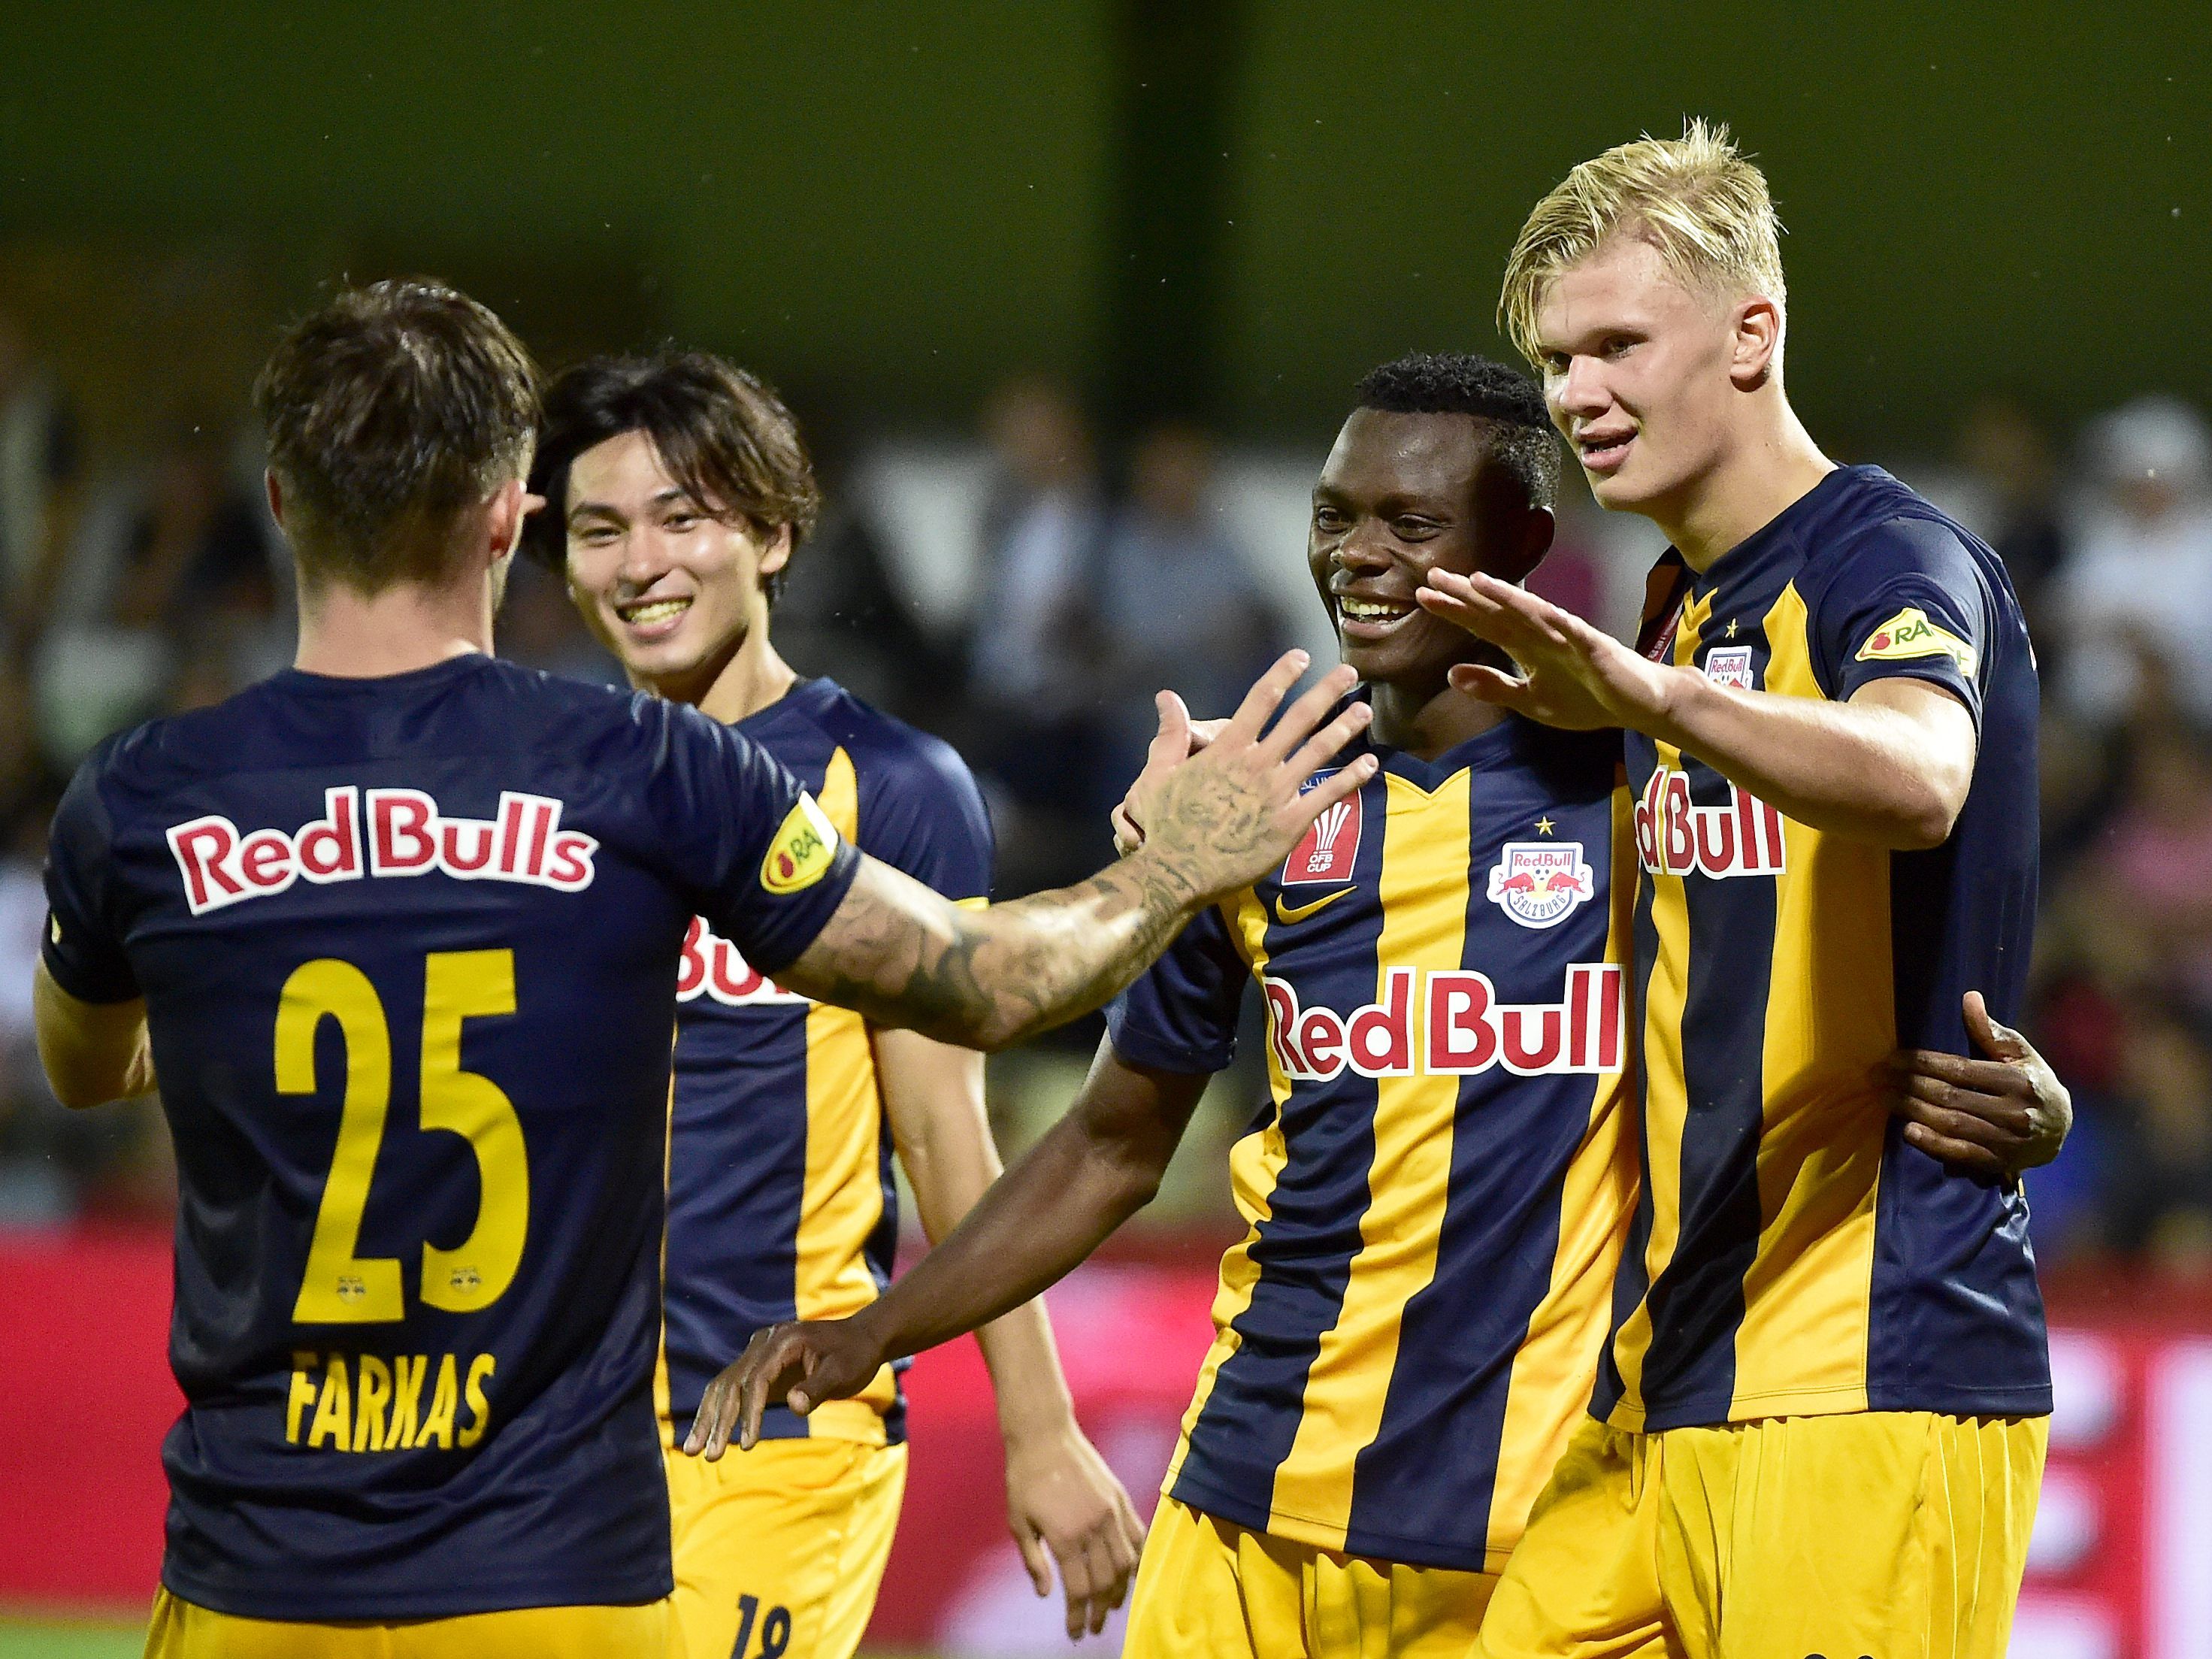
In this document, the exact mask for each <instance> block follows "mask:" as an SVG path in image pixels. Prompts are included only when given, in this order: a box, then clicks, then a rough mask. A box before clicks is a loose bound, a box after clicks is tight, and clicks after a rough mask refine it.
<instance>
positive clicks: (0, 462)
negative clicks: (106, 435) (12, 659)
mask: <svg viewBox="0 0 2212 1659" xmlns="http://www.w3.org/2000/svg"><path fill="white" fill-rule="evenodd" d="M79 474H80V467H79V465H78V453H77V435H76V417H75V415H74V413H73V412H72V410H70V404H69V402H68V400H67V399H66V398H64V397H63V395H62V393H61V392H60V390H59V389H58V387H57V386H56V385H55V384H54V380H53V378H52V376H51V375H50V374H47V373H46V370H45V369H44V368H42V367H41V366H40V364H39V362H38V361H37V359H36V357H35V356H34V354H33V351H32V349H31V343H30V340H29V337H27V334H26V333H25V332H24V330H23V328H22V325H21V324H20V323H19V322H18V321H17V320H16V319H15V318H14V317H12V316H9V314H8V313H5V312H4V311H0V623H4V624H5V634H6V635H7V637H8V639H9V641H12V642H13V644H14V645H15V647H16V648H18V649H20V648H21V647H23V646H24V645H25V644H27V642H28V641H29V640H30V639H31V637H32V636H33V635H34V634H35V632H36V630H37V629H39V628H40V626H41V625H42V624H43V623H44V622H45V620H46V611H47V605H48V601H49V598H50V596H51V594H52V590H53V583H54V580H55V578H56V576H57V574H58V572H59V569H60V565H61V550H62V549H63V548H64V547H66V546H67V545H68V544H69V539H70V529H71V526H72V523H73V521H74V519H75V515H76V504H77V495H78V491H77V482H78V477H79Z"/></svg>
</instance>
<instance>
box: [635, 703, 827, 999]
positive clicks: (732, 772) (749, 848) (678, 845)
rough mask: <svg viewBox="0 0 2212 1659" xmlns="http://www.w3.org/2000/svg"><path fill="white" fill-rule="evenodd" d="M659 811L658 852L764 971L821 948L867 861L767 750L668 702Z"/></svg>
mask: <svg viewBox="0 0 2212 1659" xmlns="http://www.w3.org/2000/svg"><path fill="white" fill-rule="evenodd" d="M645 717H646V718H647V719H654V718H658V719H662V720H666V721H667V726H666V727H665V732H664V733H663V734H662V735H663V737H664V739H665V740H664V741H663V742H662V743H661V744H659V752H658V755H657V757H656V760H655V768H654V769H655V773H656V776H655V778H654V780H653V796H654V799H653V807H654V817H655V819H656V820H657V823H656V827H657V829H659V832H660V836H661V838H662V839H661V848H662V851H663V854H664V856H665V857H666V858H667V859H668V860H669V862H670V864H671V866H672V868H673V871H674V873H675V875H676V877H677V878H678V881H679V882H680V883H681V884H682V885H683V886H684V889H685V890H686V892H687V895H688V896H689V897H690V901H691V903H692V905H693V908H696V910H697V911H698V913H699V914H700V915H702V916H704V917H705V918H706V919H707V923H708V926H709V927H713V928H714V931H715V932H716V933H720V934H721V935H722V936H723V937H724V938H726V939H729V940H731V941H732V943H733V944H735V945H737V947H738V950H739V951H743V952H744V958H745V960H746V961H747V962H748V963H750V964H751V965H752V966H753V967H755V968H757V969H760V970H761V972H763V973H764V974H772V973H774V972H775V970H776V969H779V968H781V967H784V966H786V965H787V963H790V962H791V961H792V960H793V958H794V957H797V956H799V953H800V952H802V951H805V949H806V947H807V946H808V945H811V944H812V943H813V942H814V938H815V935H816V934H817V933H820V932H821V931H822V929H823V927H824V926H825V925H826V924H827V923H828V922H829V918H830V916H831V915H833V914H834V913H835V912H836V908H837V907H838V905H839V904H840V903H842V902H843V900H844V897H845V893H846V890H848V888H850V887H851V886H852V884H853V878H854V877H855V876H856V875H858V874H859V873H860V854H859V853H858V852H857V851H855V850H854V847H853V845H852V843H851V842H848V841H847V840H846V839H845V838H844V837H843V836H840V835H839V834H838V833H837V829H836V825H834V824H832V823H830V822H829V815H828V814H827V813H825V812H823V810H822V809H821V807H820V806H818V805H816V803H815V800H814V798H813V796H811V795H810V794H809V793H807V792H806V791H805V789H804V788H802V787H800V785H799V780H798V779H797V778H795V777H793V775H791V773H790V772H789V771H787V769H785V768H784V766H783V764H782V763H781V762H780V761H778V760H776V759H775V757H774V756H772V755H770V754H769V752H768V751H767V750H764V749H763V748H762V747H761V746H760V745H759V744H757V743H755V742H753V741H752V739H751V738H748V737H746V736H745V735H744V733H743V732H738V731H735V730H733V729H732V728H731V727H729V726H724V725H722V724H721V723H720V721H718V720H710V719H708V717H707V716H706V715H704V714H700V713H699V712H698V711H697V710H696V709H692V708H679V707H677V706H675V705H672V704H660V705H659V706H658V707H655V708H648V709H646V711H645Z"/></svg>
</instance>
